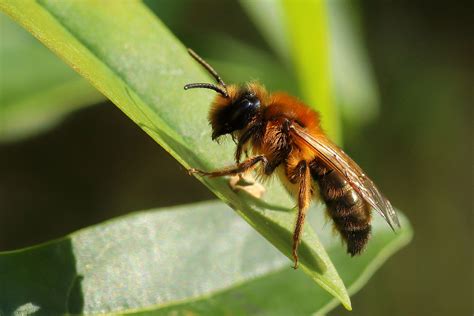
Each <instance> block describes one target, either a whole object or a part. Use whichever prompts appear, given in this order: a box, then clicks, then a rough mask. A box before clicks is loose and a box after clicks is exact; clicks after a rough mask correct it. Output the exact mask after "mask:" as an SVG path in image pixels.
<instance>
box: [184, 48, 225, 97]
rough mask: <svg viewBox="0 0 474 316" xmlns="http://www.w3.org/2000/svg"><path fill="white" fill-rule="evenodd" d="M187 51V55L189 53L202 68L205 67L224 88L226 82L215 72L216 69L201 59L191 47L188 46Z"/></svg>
mask: <svg viewBox="0 0 474 316" xmlns="http://www.w3.org/2000/svg"><path fill="white" fill-rule="evenodd" d="M188 53H189V55H191V57H193V58H194V59H195V60H196V61H197V62H198V63H200V64H201V65H202V66H203V67H204V68H206V70H207V71H209V73H210V74H211V75H212V76H213V77H214V78H215V79H216V81H217V82H218V83H219V84H220V85H221V86H223V87H224V88H225V87H226V84H225V82H224V80H222V78H221V77H220V76H219V74H218V73H217V71H215V70H214V68H212V66H211V65H209V64H208V63H207V62H206V61H205V60H204V59H202V58H201V56H199V55H198V54H196V52H195V51H193V50H192V49H191V48H188Z"/></svg>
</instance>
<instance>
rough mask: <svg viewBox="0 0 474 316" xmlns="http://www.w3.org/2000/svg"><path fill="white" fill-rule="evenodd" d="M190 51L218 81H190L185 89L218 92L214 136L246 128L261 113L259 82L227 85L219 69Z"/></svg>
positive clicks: (211, 119)
mask: <svg viewBox="0 0 474 316" xmlns="http://www.w3.org/2000/svg"><path fill="white" fill-rule="evenodd" d="M188 51H189V54H190V55H191V56H192V57H193V58H194V59H196V61H197V62H199V63H200V64H201V65H202V66H203V67H204V68H206V70H207V71H209V73H210V74H211V75H213V76H214V78H215V79H216V81H217V83H218V84H217V85H215V84H211V83H190V84H187V85H185V86H184V89H185V90H188V89H193V88H204V89H211V90H214V91H216V92H217V93H218V95H217V96H216V99H215V100H214V103H213V104H212V108H211V111H210V112H209V122H210V123H211V126H212V139H213V140H214V139H216V138H218V137H220V136H222V135H226V134H230V133H233V132H235V131H238V130H241V129H244V128H245V127H246V126H248V124H249V123H250V122H252V121H253V120H254V119H255V118H256V116H257V115H258V113H259V110H260V103H261V101H262V97H263V95H264V94H265V90H264V89H263V88H262V87H260V86H258V85H256V84H249V85H246V86H244V87H238V86H235V85H230V86H227V85H226V84H225V83H224V81H223V80H222V79H221V78H220V77H219V75H218V74H217V72H216V71H215V70H214V69H213V68H212V67H211V66H210V65H209V64H208V63H206V62H205V61H204V60H203V59H202V58H201V57H199V56H198V55H197V54H196V53H195V52H194V51H193V50H191V49H188Z"/></svg>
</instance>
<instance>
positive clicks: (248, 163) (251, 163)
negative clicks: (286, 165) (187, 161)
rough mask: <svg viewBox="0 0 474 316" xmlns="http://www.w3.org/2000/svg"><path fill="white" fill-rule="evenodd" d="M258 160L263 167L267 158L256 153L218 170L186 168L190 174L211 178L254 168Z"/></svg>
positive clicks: (266, 162)
mask: <svg viewBox="0 0 474 316" xmlns="http://www.w3.org/2000/svg"><path fill="white" fill-rule="evenodd" d="M259 162H261V163H262V164H263V167H265V166H266V165H267V164H268V160H267V158H266V157H265V156H264V155H258V156H255V157H251V158H248V159H247V160H245V161H243V162H241V163H238V164H236V165H234V166H230V167H227V168H223V169H220V170H215V171H210V172H206V171H203V170H199V169H194V168H191V169H188V173H189V174H190V175H192V174H198V175H200V176H207V177H211V178H215V177H223V176H233V175H237V174H239V173H244V172H246V171H250V170H252V169H253V168H255V167H256V166H257V164H258V163H259Z"/></svg>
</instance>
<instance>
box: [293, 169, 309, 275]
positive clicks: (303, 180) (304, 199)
mask: <svg viewBox="0 0 474 316" xmlns="http://www.w3.org/2000/svg"><path fill="white" fill-rule="evenodd" d="M297 168H298V169H299V170H298V171H299V186H300V188H299V193H298V218H297V220H296V227H295V231H294V233H293V249H292V254H293V260H294V266H293V268H294V269H297V268H298V246H299V244H300V242H301V234H302V232H303V226H304V222H305V219H306V212H307V210H308V207H309V203H310V201H311V173H310V169H309V166H308V163H307V162H306V161H301V162H300V163H299V164H298V166H297Z"/></svg>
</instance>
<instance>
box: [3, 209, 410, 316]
mask: <svg viewBox="0 0 474 316" xmlns="http://www.w3.org/2000/svg"><path fill="white" fill-rule="evenodd" d="M309 222H310V223H311V224H312V225H313V226H314V227H315V228H316V229H317V230H318V231H320V232H321V236H322V240H323V241H324V244H325V246H326V248H327V249H328V250H329V253H330V255H331V257H332V258H334V260H335V262H336V264H337V266H339V267H340V270H341V273H342V276H343V278H344V280H345V281H346V283H347V284H348V285H349V286H350V290H351V292H353V291H355V290H357V289H358V288H359V287H360V286H361V285H362V284H363V283H365V281H366V280H367V279H368V278H369V277H370V275H371V274H372V273H373V272H374V271H375V269H376V268H377V267H378V266H379V265H381V264H382V263H383V262H384V261H385V260H386V259H387V257H388V256H390V255H391V254H393V253H394V252H395V251H396V250H398V249H399V248H401V247H402V246H403V245H405V244H406V243H407V242H408V241H409V240H410V238H411V230H410V227H409V224H408V222H407V221H406V220H405V218H402V225H403V226H402V227H403V229H402V230H401V231H399V232H398V234H394V233H393V232H392V231H391V230H390V229H389V228H388V226H387V225H386V223H385V222H383V220H382V219H380V218H379V219H377V220H375V223H374V229H373V230H374V235H373V238H372V240H371V242H370V244H369V246H368V249H367V251H366V253H365V254H364V255H362V256H360V257H357V258H351V257H350V256H348V255H347V254H346V253H345V251H344V248H343V247H342V246H341V244H340V243H339V242H338V239H337V238H335V236H334V235H333V234H332V229H331V227H330V225H326V224H325V223H326V221H325V219H324V212H323V207H322V205H319V207H313V208H312V209H311V212H310V221H309ZM0 292H1V293H2V297H0V313H2V315H3V314H6V315H10V314H13V313H14V311H20V310H25V309H26V310H37V311H38V312H39V313H41V314H64V313H74V314H98V313H109V312H121V313H131V314H136V315H160V314H168V313H171V312H174V313H178V314H179V312H181V313H183V314H189V313H192V314H200V315H211V314H212V315H222V314H230V315H240V314H242V315H247V314H264V315H288V314H297V315H307V314H311V313H314V312H316V311H320V312H322V311H328V310H329V309H330V308H332V307H334V306H336V304H337V301H335V300H333V298H332V297H331V296H330V295H329V294H328V293H326V292H325V291H324V290H323V289H322V288H320V287H318V286H316V285H315V284H314V283H313V282H312V281H311V280H310V279H308V278H307V277H306V276H305V274H304V273H303V272H302V271H299V270H296V271H295V270H293V269H291V268H290V267H289V264H288V262H287V261H286V260H285V259H284V257H283V256H281V254H279V253H278V251H276V250H275V249H274V248H272V247H268V245H267V243H266V242H265V241H264V240H263V238H262V237H260V236H259V235H258V234H257V233H255V232H254V231H253V230H252V229H251V228H250V227H249V226H248V225H246V224H245V223H244V222H243V221H242V220H241V219H240V218H239V217H238V216H237V215H236V214H234V213H233V212H232V211H231V210H230V209H229V208H228V207H227V206H225V205H224V204H223V203H221V202H216V201H214V202H203V203H197V204H190V205H185V206H179V207H168V208H163V209H157V210H151V211H146V212H137V213H134V214H131V215H127V216H123V217H120V218H117V219H113V220H110V221H108V222H104V223H102V224H99V225H96V226H92V227H89V228H86V229H83V230H80V231H78V232H76V233H73V234H71V235H69V236H67V237H65V238H61V239H59V240H56V241H53V242H49V243H46V244H43V245H39V246H35V247H31V248H26V249H21V250H17V251H11V252H4V253H0Z"/></svg>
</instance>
